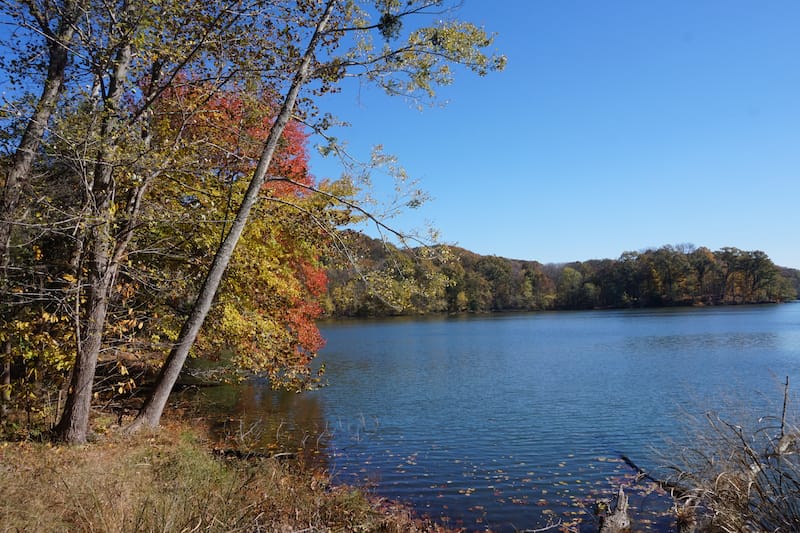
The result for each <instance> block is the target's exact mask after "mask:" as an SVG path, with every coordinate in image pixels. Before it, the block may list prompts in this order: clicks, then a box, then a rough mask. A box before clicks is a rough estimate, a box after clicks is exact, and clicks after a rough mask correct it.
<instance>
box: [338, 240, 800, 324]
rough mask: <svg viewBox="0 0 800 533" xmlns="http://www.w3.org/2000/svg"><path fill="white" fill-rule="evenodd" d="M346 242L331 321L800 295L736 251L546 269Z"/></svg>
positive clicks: (664, 252)
mask: <svg viewBox="0 0 800 533" xmlns="http://www.w3.org/2000/svg"><path fill="white" fill-rule="evenodd" d="M343 239H345V240H346V241H347V243H348V246H349V247H350V249H351V250H352V257H351V259H352V261H344V260H342V259H329V260H328V262H327V272H328V278H329V286H328V289H329V290H328V295H327V299H326V301H325V305H324V307H325V308H326V312H327V314H328V315H329V316H382V315H410V314H425V313H463V312H477V313H481V312H494V311H534V310H547V309H598V308H625V307H660V306H688V305H727V304H748V303H768V302H784V301H788V300H793V299H795V298H796V297H797V294H798V290H800V271H798V270H795V269H790V268H782V267H778V266H776V265H775V264H774V263H773V262H772V260H770V258H769V257H768V256H767V254H765V253H764V252H761V251H745V250H739V249H738V248H731V247H726V248H722V249H721V250H717V251H711V250H709V249H708V248H705V247H699V248H696V247H694V246H693V245H678V246H663V247H661V248H658V249H648V250H643V251H639V252H625V253H623V254H622V255H621V256H620V257H619V258H618V259H602V260H590V261H582V262H573V263H566V264H541V263H539V262H536V261H520V260H515V259H506V258H502V257H497V256H482V255H478V254H475V253H472V252H470V251H467V250H464V249H462V248H458V247H454V246H436V247H431V248H426V247H420V248H398V247H395V246H393V245H391V244H388V243H385V242H383V241H380V240H375V239H371V238H369V237H366V236H364V235H361V234H359V233H355V232H349V233H346V234H345V235H344V236H343ZM354 265H358V266H354Z"/></svg>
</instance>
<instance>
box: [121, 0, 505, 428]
mask: <svg viewBox="0 0 800 533" xmlns="http://www.w3.org/2000/svg"><path fill="white" fill-rule="evenodd" d="M442 4H443V2H442V1H441V0H435V1H427V0H422V1H416V2H415V1H414V0H411V1H409V2H399V1H395V0H389V1H386V0H382V1H377V2H369V3H366V6H367V7H368V8H372V10H373V11H372V12H371V13H370V12H368V11H367V10H365V9H362V8H361V7H360V6H358V5H356V4H355V3H352V2H343V1H337V0H327V1H326V2H324V3H321V4H320V5H310V6H309V7H308V9H307V11H306V12H305V13H304V15H305V17H304V18H303V19H297V20H298V21H299V22H297V24H298V26H299V27H297V28H295V29H294V30H293V31H297V30H298V29H302V28H303V27H310V28H313V33H312V34H311V36H310V37H309V38H308V40H307V42H306V45H305V48H304V51H303V52H302V53H301V54H298V56H297V58H298V61H297V62H296V63H295V64H294V66H293V67H291V68H290V69H289V70H288V72H290V73H291V82H290V83H289V85H288V87H287V88H286V89H285V92H284V93H283V94H284V96H283V99H282V104H281V106H280V110H279V112H278V113H277V115H276V118H275V122H274V123H273V125H272V128H271V130H270V134H269V136H268V137H267V139H266V141H265V143H264V149H263V151H262V154H261V159H260V160H259V163H258V166H257V168H256V170H255V171H254V173H253V175H252V178H251V180H250V184H249V186H248V189H247V191H246V193H245V195H244V197H243V198H242V200H241V203H240V204H239V206H238V209H237V213H236V217H235V218H234V220H233V222H232V224H231V227H230V230H229V232H228V234H227V235H226V237H225V239H224V240H223V242H222V244H221V245H220V247H219V250H218V251H217V253H216V255H215V257H214V260H213V262H212V265H211V267H210V269H209V272H208V275H207V276H206V279H205V281H204V283H203V286H202V288H201V290H200V293H199V295H198V297H197V299H196V300H195V303H194V306H193V308H192V311H191V313H190V315H189V317H188V318H187V320H186V322H185V323H184V325H183V327H182V329H181V333H180V335H179V338H178V341H177V342H176V344H175V348H174V349H173V350H172V351H171V352H170V355H169V357H168V358H167V361H166V362H165V364H164V366H163V367H162V369H161V373H160V374H159V378H158V381H157V382H156V385H155V387H154V388H153V392H152V394H151V395H150V396H149V397H148V399H147V401H146V403H145V405H144V407H143V408H142V410H141V411H140V413H139V415H138V416H137V418H136V419H135V420H134V422H133V423H132V424H131V425H130V426H129V427H128V430H129V431H136V430H138V429H139V428H141V427H145V426H151V427H152V426H157V425H158V423H159V421H160V418H161V414H162V412H163V409H164V407H165V405H166V402H167V398H168V397H169V394H170V392H171V390H172V387H173V386H174V384H175V382H176V381H177V379H178V376H179V373H180V371H181V368H182V367H183V364H184V362H185V360H186V357H187V356H188V353H189V350H190V348H191V346H192V344H193V343H194V342H195V339H196V338H197V335H198V332H199V330H200V327H201V326H202V324H203V321H204V320H205V318H206V316H207V315H208V313H209V310H210V308H211V305H212V303H213V300H214V296H215V294H216V292H217V289H218V287H219V285H220V282H221V280H222V276H223V273H224V271H225V269H226V267H227V265H228V263H229V261H230V258H231V257H232V254H233V251H234V249H235V247H236V245H237V242H238V240H239V238H240V236H241V235H242V233H243V231H244V229H245V226H246V224H247V221H248V218H249V216H250V212H251V210H252V209H253V207H254V206H255V205H256V202H257V201H258V198H259V193H260V191H261V189H262V187H263V185H264V183H265V181H266V180H267V177H268V176H267V169H268V168H269V165H270V163H271V160H272V157H273V155H274V154H275V151H276V148H277V145H278V142H279V139H280V138H281V135H282V133H283V130H284V128H285V127H286V124H287V123H288V122H289V120H290V118H291V116H292V114H293V113H294V112H295V108H296V104H297V101H298V98H299V96H300V92H301V90H302V89H304V87H305V86H306V85H307V84H308V83H309V82H310V81H312V80H317V81H318V82H319V84H318V86H317V90H318V91H319V90H321V91H324V90H329V89H330V87H331V86H332V84H334V83H336V82H338V81H340V80H341V79H342V78H343V77H344V76H346V75H352V74H357V75H360V76H363V77H364V78H366V79H368V80H370V81H372V82H375V83H377V84H378V85H380V86H382V87H384V88H385V89H386V90H387V91H389V92H390V93H395V94H409V95H413V94H415V93H417V92H419V91H421V92H423V93H424V94H428V95H432V94H433V87H434V86H435V85H436V84H441V83H448V82H449V81H450V80H451V71H450V67H449V64H450V63H453V62H456V63H461V64H465V65H467V66H468V67H469V68H471V69H473V70H475V71H477V72H479V73H481V74H483V73H486V72H488V71H489V70H492V69H496V68H501V67H502V61H503V60H502V58H500V57H490V56H487V55H485V54H484V53H483V52H482V51H481V49H482V48H485V47H486V46H488V45H490V44H491V38H490V37H489V36H487V35H486V33H485V32H484V31H482V30H481V29H479V28H476V27H474V26H472V25H469V24H464V23H455V22H441V23H439V24H437V25H434V26H430V27H420V28H418V29H414V30H413V31H410V32H409V33H408V35H407V38H406V40H405V42H404V43H403V44H401V45H399V46H396V47H392V46H390V44H389V42H390V41H391V40H394V39H397V38H399V37H400V35H401V33H402V31H403V22H404V20H405V19H406V18H408V17H410V16H412V15H421V14H430V12H431V10H432V9H436V10H441V9H442ZM376 14H377V15H378V16H379V18H378V21H377V23H370V22H368V17H369V16H370V15H372V16H375V15H376ZM439 14H441V11H440V12H439ZM329 25H330V26H329ZM373 32H377V33H378V34H379V35H381V36H382V37H383V38H384V39H385V41H386V43H385V45H384V46H383V47H382V48H381V49H380V50H373V48H372V47H371V46H370V44H369V43H370V40H371V38H372V37H371V35H372V33H373ZM351 33H354V34H355V35H356V37H355V38H354V41H355V42H356V43H357V44H356V45H355V46H353V47H352V48H351V49H349V51H348V52H346V53H344V54H340V55H335V53H334V50H335V48H336V47H337V46H338V45H339V44H340V41H341V40H342V38H343V36H345V35H349V34H351ZM404 76H405V77H404Z"/></svg>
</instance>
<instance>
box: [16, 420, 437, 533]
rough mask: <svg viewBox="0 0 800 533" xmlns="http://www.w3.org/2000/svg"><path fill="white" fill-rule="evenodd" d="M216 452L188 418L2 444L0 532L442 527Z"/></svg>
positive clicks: (296, 465)
mask: <svg viewBox="0 0 800 533" xmlns="http://www.w3.org/2000/svg"><path fill="white" fill-rule="evenodd" d="M212 451H213V450H212V442H211V441H209V440H207V439H205V438H204V437H203V436H202V435H199V434H198V433H197V432H196V431H195V430H193V429H190V428H189V425H188V424H186V423H182V422H168V423H167V425H166V426H165V427H163V428H162V429H161V430H159V431H158V432H154V433H150V434H145V435H138V436H136V437H133V438H129V437H122V436H120V435H116V434H114V433H113V432H109V433H108V434H107V435H105V436H102V437H100V438H99V439H98V440H97V441H96V442H94V443H92V444H89V445H86V446H79V447H67V446H55V445H52V444H49V443H36V442H30V441H26V442H1V443H0V530H2V531H41V532H48V531H53V532H55V531H104V532H127V531H159V532H172V531H175V532H179V531H181V532H190V531H191V532H194V531H248V532H250V531H269V532H287V533H288V532H297V533H299V532H306V533H311V532H322V531H334V532H336V531H342V532H345V531H347V532H350V531H352V532H371V531H375V532H379V531H380V532H397V533H401V532H403V533H405V532H443V531H445V530H444V529H442V528H440V527H438V526H436V525H434V524H431V523H429V522H427V521H424V520H421V519H418V518H415V517H413V516H412V515H411V513H410V512H409V511H408V510H407V509H405V508H403V507H402V506H399V505H395V504H392V503H390V502H387V501H385V500H382V499H379V498H375V497H370V496H369V495H368V494H367V493H365V492H364V491H362V490H359V489H356V488H352V487H333V486H331V484H330V482H329V479H328V476H327V475H326V474H325V473H324V472H321V471H319V470H315V469H313V468H310V467H306V466H304V465H303V464H301V462H299V461H296V460H288V461H279V460H276V459H269V458H250V459H244V460H243V459H224V458H219V457H217V456H215V455H214V454H213V453H212Z"/></svg>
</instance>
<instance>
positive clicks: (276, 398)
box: [206, 381, 330, 466]
mask: <svg viewBox="0 0 800 533" xmlns="http://www.w3.org/2000/svg"><path fill="white" fill-rule="evenodd" d="M217 389H219V390H217ZM207 392H208V394H207V395H206V397H207V398H208V400H209V403H210V405H209V420H210V423H211V430H212V432H213V434H214V435H215V436H216V437H217V438H218V439H219V440H220V441H221V442H225V443H226V446H230V447H236V448H238V449H241V450H243V451H257V452H260V453H283V452H292V453H298V454H300V456H301V458H302V459H305V460H308V461H313V462H314V463H317V464H319V465H320V466H327V462H328V459H327V454H326V449H327V446H328V441H329V440H330V435H329V434H328V432H327V427H326V422H325V416H324V412H323V406H322V402H321V400H320V399H319V397H318V396H317V395H314V394H305V393H300V394H298V393H294V392H287V391H276V390H272V389H270V387H269V385H268V384H267V383H266V382H264V381H251V382H245V383H242V384H239V385H228V386H221V387H214V390H208V391H207Z"/></svg>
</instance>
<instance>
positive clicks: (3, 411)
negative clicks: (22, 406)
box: [0, 340, 11, 420]
mask: <svg viewBox="0 0 800 533" xmlns="http://www.w3.org/2000/svg"><path fill="white" fill-rule="evenodd" d="M0 353H2V354H3V357H2V361H3V363H2V364H3V370H2V374H3V377H2V380H0V387H2V388H3V391H2V394H0V420H4V419H5V418H6V416H8V404H9V403H11V341H10V340H5V341H3V349H2V352H0Z"/></svg>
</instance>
